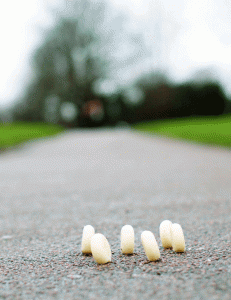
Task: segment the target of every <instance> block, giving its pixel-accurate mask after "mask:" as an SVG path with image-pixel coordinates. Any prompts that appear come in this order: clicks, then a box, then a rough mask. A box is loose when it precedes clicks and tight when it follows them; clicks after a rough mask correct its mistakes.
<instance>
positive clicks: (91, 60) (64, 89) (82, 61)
mask: <svg viewBox="0 0 231 300" xmlns="http://www.w3.org/2000/svg"><path fill="white" fill-rule="evenodd" d="M61 3H62V8H63V7H66V8H65V9H60V8H59V9H58V8H57V7H53V6H49V7H48V8H47V9H48V11H49V12H50V14H51V16H52V18H53V20H55V21H54V25H53V27H52V28H51V29H49V30H45V31H44V41H43V43H42V44H41V45H40V46H39V47H38V48H37V49H36V51H35V53H34V55H33V58H32V66H33V70H34V78H33V81H32V82H31V83H30V85H29V87H28V89H27V94H26V96H25V99H24V108H26V110H25V109H24V114H25V115H27V118H28V116H30V117H29V118H30V119H34V120H44V118H45V116H47V115H48V118H47V120H49V114H48V113H47V107H49V111H52V113H53V114H54V113H55V111H56V114H59V112H60V107H61V105H62V103H63V102H72V103H74V104H75V105H76V106H77V110H78V111H81V108H82V107H83V106H84V103H85V102H87V101H90V100H91V99H92V98H94V97H97V95H96V93H95V90H94V83H95V82H96V81H97V80H99V79H106V78H110V77H111V76H112V74H113V72H114V73H115V72H116V71H117V70H116V66H117V68H120V66H119V63H117V62H118V60H117V58H118V53H120V54H122V56H123V61H125V62H126V61H127V60H129V58H131V57H133V56H134V55H136V56H135V58H136V59H137V57H139V55H140V56H142V55H144V53H145V51H144V52H142V46H141V45H142V43H141V40H142V36H140V35H137V34H131V33H130V32H129V31H127V30H126V26H125V23H126V17H125V15H123V14H121V13H118V12H114V11H112V10H110V7H109V6H108V5H106V4H105V2H104V1H103V0H100V1H93V0H72V1H68V5H67V2H66V1H61ZM122 45H123V47H125V48H126V47H127V48H129V49H132V50H131V51H128V52H126V53H125V52H124V51H123V49H121V47H122ZM135 45H138V46H139V47H135ZM134 48H135V49H136V51H135V52H134ZM55 97H56V99H59V100H57V101H53V100H51V99H54V98H55ZM51 101H53V105H54V106H55V108H54V107H53V109H52V108H51V106H52V105H50V104H49V102H51ZM105 116H107V114H105ZM59 118H60V116H57V117H55V118H54V117H52V116H51V118H50V119H52V120H55V122H57V120H59Z"/></svg>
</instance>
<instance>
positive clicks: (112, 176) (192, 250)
mask: <svg viewBox="0 0 231 300" xmlns="http://www.w3.org/2000/svg"><path fill="white" fill-rule="evenodd" d="M230 195H231V151H230V150H229V149H219V148H213V147H207V146H201V145H194V144H188V143H184V142H177V141H171V140H168V139H164V138H158V137H150V136H144V135H141V134H137V133H135V132H132V131H130V130H129V129H128V130H127V129H115V130H107V129H105V130H99V131H94V130H91V131H90V130H89V131H88V130H86V131H69V132H67V133H65V134H62V135H60V136H58V137H55V138H54V139H47V140H40V141H38V142H32V143H30V144H27V145H25V146H23V147H21V148H20V149H18V150H14V151H10V152H7V153H3V154H1V156H0V200H1V209H0V247H1V251H0V299H14V300H15V299H134V300H135V299H137V300H140V299H141V300H142V299H171V300H172V299H227V300H228V299H231V294H230V293H231V247H230V246H231V244H230V220H231V207H230V206H231V205H230V202H231V199H230V197H231V196H230ZM165 219H169V220H171V221H172V222H177V223H180V224H181V226H182V228H183V230H184V234H185V240H186V248H187V250H186V252H185V253H183V254H176V253H174V252H173V251H172V250H164V249H163V248H162V246H161V243H160V238H159V232H158V229H159V224H160V222H161V221H163V220H165ZM87 224H91V225H93V226H94V227H95V229H96V232H99V233H103V234H104V235H105V236H106V237H107V239H108V241H109V243H110V245H111V249H112V253H113V255H112V263H109V264H106V265H100V266H99V265H97V264H96V263H95V262H94V260H93V258H92V256H84V255H82V254H81V253H80V243H81V234H82V229H83V226H84V225H87ZM125 224H130V225H132V226H133V227H134V230H135V238H136V246H135V254H134V255H132V256H124V255H121V252H120V230H121V227H122V226H123V225H125ZM143 230H151V231H152V232H153V233H154V234H155V236H156V239H157V242H158V244H159V247H160V252H161V260H160V261H158V262H151V263H150V262H148V261H147V259H146V257H145V254H144V250H143V248H142V245H141V241H140V235H141V232H142V231H143Z"/></svg>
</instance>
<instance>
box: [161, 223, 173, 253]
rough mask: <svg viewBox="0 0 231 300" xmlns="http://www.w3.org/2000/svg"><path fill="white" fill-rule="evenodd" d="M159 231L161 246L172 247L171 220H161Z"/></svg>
mask: <svg viewBox="0 0 231 300" xmlns="http://www.w3.org/2000/svg"><path fill="white" fill-rule="evenodd" d="M159 232H160V239H161V242H162V246H163V247H164V248H172V222H171V221H169V220H165V221H163V222H161V224H160V228H159Z"/></svg>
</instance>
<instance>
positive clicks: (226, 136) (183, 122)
mask: <svg viewBox="0 0 231 300" xmlns="http://www.w3.org/2000/svg"><path fill="white" fill-rule="evenodd" d="M133 128H134V129H136V130H138V131H141V132H146V133H151V134H157V135H162V136H167V137H170V138H176V139H184V140H188V141H193V142H198V143H203V144H209V145H217V146H223V147H231V115H224V116H217V117H197V118H192V117H190V118H182V119H172V120H156V121H151V122H145V123H139V124H136V125H134V126H133Z"/></svg>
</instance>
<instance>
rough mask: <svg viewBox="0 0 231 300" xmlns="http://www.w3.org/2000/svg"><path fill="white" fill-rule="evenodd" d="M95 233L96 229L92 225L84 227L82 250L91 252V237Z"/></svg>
mask: <svg viewBox="0 0 231 300" xmlns="http://www.w3.org/2000/svg"><path fill="white" fill-rule="evenodd" d="M94 234H95V229H94V227H92V226H91V225H86V226H84V228H83V235H82V244H81V251H82V252H83V253H85V254H90V253H91V238H92V237H93V235H94Z"/></svg>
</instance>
